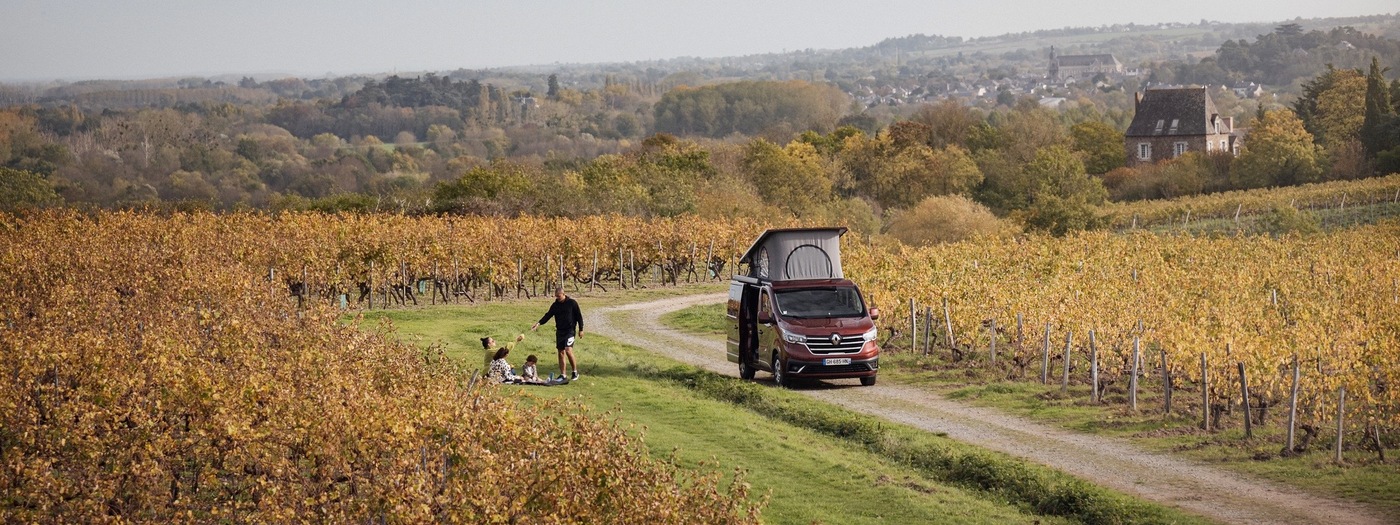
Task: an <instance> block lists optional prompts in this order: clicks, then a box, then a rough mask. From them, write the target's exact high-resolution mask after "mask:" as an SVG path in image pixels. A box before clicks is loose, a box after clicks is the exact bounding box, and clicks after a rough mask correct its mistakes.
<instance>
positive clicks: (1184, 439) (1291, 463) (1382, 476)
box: [662, 305, 1400, 514]
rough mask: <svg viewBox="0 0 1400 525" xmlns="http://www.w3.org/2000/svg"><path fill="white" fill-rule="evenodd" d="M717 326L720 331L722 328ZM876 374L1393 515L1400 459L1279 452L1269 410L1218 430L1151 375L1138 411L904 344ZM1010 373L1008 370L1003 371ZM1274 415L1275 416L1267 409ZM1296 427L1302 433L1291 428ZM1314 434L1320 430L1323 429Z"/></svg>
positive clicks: (689, 320)
mask: <svg viewBox="0 0 1400 525" xmlns="http://www.w3.org/2000/svg"><path fill="white" fill-rule="evenodd" d="M723 308H724V307H723V305H704V306H697V307H692V308H687V309H684V310H680V311H677V312H672V313H670V314H667V315H666V316H664V317H663V318H662V322H665V323H667V324H668V325H671V326H675V327H676V328H679V329H682V330H687V331H690V332H693V333H696V334H701V335H706V334H711V335H712V334H714V333H715V332H716V330H723V328H724V326H725V325H724V322H723V313H724V311H723ZM721 333H722V332H721ZM880 364H881V365H882V366H881V370H880V378H881V381H892V382H898V383H901V384H910V385H917V386H921V387H924V388H928V389H930V390H933V391H936V392H939V393H941V394H944V395H946V396H948V397H949V398H952V399H959V400H963V401H965V402H967V403H970V404H973V405H977V406H985V407H993V408H997V409H1001V410H1004V411H1006V412H1009V413H1012V414H1016V415H1020V416H1024V417H1027V418H1029V419H1034V420H1036V421H1040V422H1042V423H1051V424H1055V425H1058V426H1060V427H1062V428H1066V429H1069V430H1075V431H1080V432H1086V433H1091V434H1098V435H1106V436H1115V437H1121V438H1127V439H1129V440H1131V441H1133V442H1134V443H1137V444H1138V445H1140V446H1143V447H1145V448H1148V449H1150V450H1156V451H1162V452H1171V453H1175V454H1179V455H1182V456H1185V457H1189V458H1192V459H1196V460H1200V461H1203V462H1206V463H1211V464H1215V465H1219V466H1221V467H1225V468H1229V469H1232V470H1235V471H1238V472H1246V473H1249V474H1254V475H1257V476H1260V477H1262V478H1265V479H1270V480H1274V481H1278V482H1281V483H1285V484H1288V485H1292V486H1295V487H1299V488H1302V489H1304V490H1308V491H1311V492H1314V493H1317V494H1324V495H1330V496H1335V497H1340V498H1345V499H1349V500H1353V501H1358V502H1362V503H1366V504H1370V505H1373V506H1375V507H1376V508H1379V509H1383V510H1386V511H1389V512H1391V513H1393V514H1400V465H1397V464H1396V463H1395V462H1394V460H1393V459H1391V462H1389V463H1380V462H1379V461H1377V459H1376V455H1375V453H1374V452H1368V451H1363V450H1347V451H1346V452H1345V455H1344V458H1345V460H1346V462H1347V465H1346V466H1339V465H1336V464H1334V463H1333V462H1332V452H1331V450H1330V449H1328V448H1327V447H1328V444H1329V443H1330V441H1327V442H1314V445H1313V446H1312V447H1311V449H1310V450H1309V451H1308V452H1307V453H1304V454H1302V455H1299V456H1294V457H1288V458H1284V457H1281V456H1279V451H1280V450H1281V449H1282V448H1283V442H1284V431H1285V430H1284V427H1283V425H1284V423H1285V422H1284V421H1281V420H1280V418H1279V417H1272V418H1270V419H1271V420H1270V422H1269V424H1268V425H1263V426H1256V428H1255V429H1254V438H1253V439H1245V438H1244V431H1243V429H1242V425H1243V423H1242V422H1241V421H1240V417H1239V416H1238V415H1236V416H1233V419H1231V416H1226V418H1225V419H1224V420H1223V422H1224V424H1225V426H1224V428H1223V429H1220V430H1218V431H1216V432H1205V431H1202V430H1200V429H1199V428H1198V424H1199V419H1197V418H1196V417H1194V416H1193V415H1191V414H1187V413H1184V412H1182V411H1181V409H1180V407H1182V406H1185V404H1186V403H1188V402H1189V399H1188V398H1189V397H1190V395H1191V393H1190V392H1183V391H1178V392H1176V393H1175V397H1176V401H1175V403H1177V405H1176V406H1175V407H1174V409H1173V412H1172V413H1171V414H1166V413H1165V412H1164V410H1163V406H1162V405H1163V403H1162V400H1163V392H1162V385H1161V383H1160V382H1159V381H1154V380H1147V381H1143V382H1142V383H1141V384H1140V386H1139V390H1138V410H1137V411H1132V410H1130V409H1129V406H1128V392H1127V389H1126V385H1122V384H1116V385H1110V386H1109V387H1108V388H1107V390H1106V393H1105V396H1104V402H1103V403H1099V404H1095V403H1092V402H1091V401H1090V399H1089V387H1088V386H1087V385H1076V384H1071V385H1070V388H1069V391H1068V392H1067V393H1062V392H1061V391H1060V387H1059V382H1058V379H1057V378H1058V376H1055V375H1054V374H1052V376H1054V377H1055V378H1056V379H1052V381H1051V383H1052V384H1051V385H1042V384H1040V383H1039V382H1038V381H1036V380H1038V379H1039V378H1038V377H1035V378H1033V379H1032V378H1031V377H1030V376H1033V375H1035V374H1036V373H1037V371H1033V370H1027V371H1025V375H1021V374H1019V373H1012V372H1014V371H1011V372H1009V371H1008V370H1007V369H1005V368H999V367H990V366H987V364H986V363H985V362H984V361H978V360H974V361H973V364H971V365H969V364H956V365H950V364H949V363H947V362H946V360H944V359H941V358H940V356H938V355H935V356H929V357H926V356H922V355H916V354H909V353H891V354H885V355H884V356H882V357H881V359H880ZM1008 375H1013V376H1015V378H1014V379H1008ZM1273 415H1274V416H1282V414H1281V411H1280V410H1277V409H1275V410H1274V411H1273ZM1299 435H1301V433H1300V434H1299ZM1319 439H1327V438H1326V437H1325V436H1324V437H1321V438H1319Z"/></svg>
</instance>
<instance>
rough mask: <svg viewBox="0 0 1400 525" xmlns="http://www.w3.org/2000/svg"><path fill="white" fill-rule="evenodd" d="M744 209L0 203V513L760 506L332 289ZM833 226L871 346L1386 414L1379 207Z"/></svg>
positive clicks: (662, 251) (517, 268)
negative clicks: (1304, 218)
mask: <svg viewBox="0 0 1400 525" xmlns="http://www.w3.org/2000/svg"><path fill="white" fill-rule="evenodd" d="M1387 180H1391V179H1387ZM1392 182H1393V181H1392ZM765 227H766V225H761V224H756V223H752V222H746V221H731V222H725V221H703V220H699V219H694V218H683V219H673V220H656V221H645V220H641V219H635V218H626V217H595V218H585V219H573V220H569V219H541V218H519V219H488V218H411V217H402V216H385V215H374V216H336V215H321V214H282V215H276V216H269V215H260V214H230V215H213V214H175V215H170V216H156V215H150V214H140V213H98V214H92V215H84V214H79V213H75V212H46V213H39V214H34V215H29V216H0V278H3V279H4V282H5V283H6V285H5V287H3V288H0V521H5V522H14V521H20V522H23V521H35V520H41V521H42V519H41V517H46V516H47V517H53V518H55V519H57V520H59V521H130V520H136V521H149V520H167V519H177V518H179V519H194V520H201V521H203V520H213V519H224V518H227V519H229V520H231V521H286V520H289V519H292V518H293V517H304V516H316V518H315V519H317V520H321V521H351V520H359V521H363V520H365V519H366V517H369V518H371V519H373V517H376V516H378V517H393V518H394V519H398V520H402V521H426V520H429V519H433V520H442V521H460V522H480V521H485V520H488V519H497V518H498V517H501V516H517V517H519V516H525V515H529V516H533V518H534V519H535V521H540V522H551V521H579V520H581V521H592V522H610V523H611V522H619V523H621V522H653V521H659V522H678V521H680V520H682V516H683V517H684V519H685V520H686V521H700V522H742V521H745V520H753V519H756V515H757V514H756V512H757V510H756V509H755V508H754V507H753V506H752V505H751V503H750V502H749V500H748V495H747V494H746V493H745V492H744V489H743V486H742V484H740V483H734V484H733V485H731V486H730V487H729V488H728V489H726V488H723V487H720V486H719V480H718V478H717V477H713V476H706V477H699V478H695V477H693V476H688V475H686V474H684V473H681V472H679V471H678V470H676V469H675V468H674V467H671V466H669V465H667V464H665V463H663V462H657V461H654V460H649V459H646V458H645V453H644V452H642V450H641V447H639V446H638V445H637V444H636V443H635V441H633V440H631V439H628V438H626V437H625V434H624V432H623V431H622V430H621V429H618V428H615V427H613V426H610V425H608V424H606V423H599V422H593V421H590V420H589V419H587V418H584V417H574V416H570V417H567V418H563V419H564V420H559V421H556V422H555V423H553V424H533V423H526V421H535V420H539V418H540V417H541V414H544V413H549V412H548V410H549V407H545V408H543V409H525V408H522V407H520V406H517V404H516V403H515V402H513V401H511V400H509V399H505V398H503V397H502V396H500V395H499V394H498V393H496V392H495V391H494V390H493V389H484V388H482V387H481V386H478V385H476V384H475V382H474V381H473V380H471V371H470V370H466V369H464V368H462V365H460V364H458V363H454V362H452V361H451V360H448V359H446V358H445V357H443V356H442V355H441V353H439V352H434V351H428V352H423V351H419V350H416V349H413V348H410V347H407V346H403V345H400V344H397V343H393V342H391V341H390V338H387V337H385V336H384V334H383V333H382V332H380V331H376V330H369V329H362V328H361V327H359V326H348V327H347V326H341V325H340V324H339V323H338V322H337V319H338V317H339V316H340V315H342V312H344V311H345V310H350V311H354V310H356V309H360V308H382V307H387V306H397V305H413V304H424V303H427V304H433V303H439V302H449V303H460V302H484V301H495V300H500V299H503V298H514V297H533V296H535V295H536V294H539V293H546V294H547V293H549V292H548V290H550V289H552V287H553V286H556V285H559V284H562V285H564V286H566V287H568V288H569V289H573V290H587V289H592V290H596V291H598V292H606V291H614V290H617V289H618V288H619V287H620V288H633V287H637V286H656V285H668V284H679V283H681V282H687V281H690V282H694V281H723V280H724V279H726V278H727V277H728V276H729V273H730V272H732V271H733V270H734V266H735V265H736V258H737V257H738V256H739V255H740V254H741V252H742V251H743V250H744V249H746V248H747V247H748V245H749V243H750V242H751V240H752V239H753V238H754V237H755V236H756V235H757V234H758V233H759V232H761V231H762V230H763V229H764V228H765ZM845 244H846V245H847V248H846V249H845V250H844V251H845V252H846V256H845V257H846V260H845V262H844V266H845V268H846V270H847V275H848V276H849V277H851V278H852V279H853V280H856V281H857V282H858V283H860V284H861V286H862V288H863V289H864V290H865V292H866V294H867V297H868V298H869V300H870V301H871V303H872V304H874V305H877V306H880V307H881V308H882V309H884V311H885V312H886V314H885V316H884V317H882V319H881V322H882V323H883V324H884V327H883V328H884V333H886V334H887V335H893V334H895V333H896V332H903V334H904V335H903V336H895V337H897V338H898V339H891V340H890V341H887V343H890V344H887V350H889V351H895V352H899V351H915V349H917V348H919V347H920V346H922V347H923V348H924V349H925V351H926V352H927V351H933V352H938V353H940V354H943V353H944V352H947V354H946V355H947V357H948V359H947V361H948V362H950V363H953V364H955V365H965V366H990V367H993V368H995V367H1000V368H999V369H1001V370H1005V371H1006V374H1007V375H1008V376H1009V377H1012V378H1017V377H1019V378H1033V377H1034V376H1035V372H1037V371H1039V372H1040V380H1041V381H1043V382H1048V381H1049V380H1050V376H1049V372H1050V370H1051V363H1052V362H1055V364H1056V367H1055V368H1054V369H1055V370H1056V372H1057V375H1060V380H1062V381H1063V382H1065V383H1066V384H1068V383H1070V382H1071V381H1073V382H1074V383H1076V384H1090V383H1091V382H1092V383H1093V384H1096V385H1099V390H1096V391H1095V395H1096V397H1097V395H1098V394H1099V393H1101V391H1103V390H1106V389H1107V388H1108V386H1109V385H1117V387H1119V388H1121V387H1123V386H1125V385H1133V388H1134V389H1136V388H1137V383H1138V380H1140V379H1142V380H1145V379H1147V378H1156V377H1160V378H1161V379H1162V380H1164V385H1163V387H1164V388H1170V389H1175V390H1177V391H1179V392H1180V393H1179V399H1181V400H1182V401H1180V402H1179V403H1178V405H1177V409H1176V411H1177V412H1179V413H1192V414H1201V417H1202V423H1203V426H1206V427H1207V428H1209V427H1211V426H1213V425H1214V426H1218V425H1219V419H1220V418H1221V417H1222V416H1221V414H1222V412H1223V411H1224V410H1227V409H1229V408H1230V407H1231V406H1235V405H1239V406H1242V407H1244V406H1248V407H1251V409H1252V410H1253V412H1247V413H1252V414H1254V417H1255V418H1256V419H1257V420H1258V421H1260V422H1261V423H1262V422H1264V421H1265V417H1264V415H1265V411H1266V410H1267V409H1270V408H1273V409H1277V410H1282V409H1283V407H1285V406H1288V405H1289V404H1290V403H1289V401H1290V399H1292V398H1293V391H1294V388H1295V387H1294V380H1293V377H1294V373H1295V372H1294V370H1295V369H1294V364H1295V363H1297V369H1296V370H1297V374H1298V375H1297V377H1298V379H1297V383H1296V385H1297V386H1296V391H1297V397H1296V399H1297V403H1296V406H1297V419H1298V422H1299V423H1300V426H1301V427H1302V428H1303V429H1304V431H1305V432H1308V433H1309V434H1308V436H1307V438H1311V436H1312V435H1313V434H1314V433H1316V432H1317V429H1319V428H1330V425H1334V424H1338V423H1337V421H1338V419H1339V418H1338V416H1339V415H1340V416H1341V421H1343V422H1344V423H1342V424H1343V425H1344V432H1346V433H1348V434H1350V435H1353V436H1356V435H1366V436H1374V440H1375V442H1377V443H1379V442H1380V441H1381V435H1382V433H1383V432H1392V431H1393V430H1394V429H1396V428H1397V427H1398V426H1400V393H1397V391H1396V389H1395V388H1394V385H1396V384H1400V282H1397V279H1400V225H1397V224H1394V223H1389V224H1381V225H1374V226H1367V227H1360V228H1353V229H1348V230H1343V231H1337V232H1333V233H1328V234H1323V235H1316V236H1309V237H1280V238H1273V237H1267V236H1259V237H1247V236H1236V237H1191V236H1160V235H1152V234H1148V233H1143V232H1136V233H1129V234H1110V233H1088V234H1080V235H1077V236H1072V237H1068V238H1063V239H1053V238H1045V237H1019V238H1014V239H1000V240H982V241H976V242H968V243H958V244H950V245H940V246H935V247H930V248H922V249H912V248H907V247H903V246H900V245H894V246H887V245H885V244H883V242H881V241H872V240H870V239H862V238H860V237H858V236H855V235H850V236H848V237H847V242H846V243H845ZM905 304H909V305H910V309H909V310H905V309H904V305H905ZM920 307H923V308H925V309H924V310H923V311H922V312H920ZM935 311H936V312H937V314H935V313H934V312H935ZM906 330H907V331H906ZM921 339H922V341H921ZM926 341H927V342H926ZM929 342H936V343H937V345H934V344H929ZM921 343H922V345H921ZM935 346H937V348H934V347H935ZM1052 347H1053V348H1052ZM1052 355H1053V356H1056V358H1055V359H1051V356H1052ZM1037 368H1038V369H1039V370H1036V369H1037ZM1061 374H1062V375H1061ZM1245 377H1247V380H1245V381H1242V379H1243V378H1245ZM1241 383H1245V384H1247V388H1248V393H1247V394H1246V393H1244V392H1242V387H1243V386H1245V385H1242V384H1241ZM1167 385H1170V386H1167ZM1343 392H1345V394H1343ZM1343 396H1345V397H1343ZM1168 399H1169V398H1168ZM1246 400H1247V405H1246V404H1245V402H1246ZM1168 402H1170V401H1168ZM532 410H537V411H532ZM1169 411H1170V410H1169ZM546 420H548V418H546ZM1378 448H1379V447H1378ZM540 458H571V459H568V460H567V461H570V462H572V461H581V462H590V463H591V464H593V465H596V468H590V469H583V470H580V471H573V470H570V471H568V472H560V471H556V470H551V469H548V468H546V467H547V465H546V463H547V462H546V461H544V460H541V459H540ZM625 480H644V482H642V483H637V484H630V483H627V482H626V481H625ZM565 509H568V512H569V514H567V515H566V514H565ZM580 509H588V510H586V511H581V510H580ZM580 512H585V514H579V513H580Z"/></svg>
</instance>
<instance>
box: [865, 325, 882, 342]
mask: <svg viewBox="0 0 1400 525" xmlns="http://www.w3.org/2000/svg"><path fill="white" fill-rule="evenodd" d="M860 337H861V338H862V339H865V340H866V341H874V340H876V339H879V338H880V329H879V328H871V329H870V331H869V332H866V333H863V334H860Z"/></svg>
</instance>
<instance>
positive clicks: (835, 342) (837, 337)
mask: <svg viewBox="0 0 1400 525" xmlns="http://www.w3.org/2000/svg"><path fill="white" fill-rule="evenodd" d="M840 345H841V334H831V346H840Z"/></svg>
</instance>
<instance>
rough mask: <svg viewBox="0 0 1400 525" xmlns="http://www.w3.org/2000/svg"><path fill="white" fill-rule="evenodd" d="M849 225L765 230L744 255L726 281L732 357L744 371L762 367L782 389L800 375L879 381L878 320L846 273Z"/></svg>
mask: <svg viewBox="0 0 1400 525" xmlns="http://www.w3.org/2000/svg"><path fill="white" fill-rule="evenodd" d="M845 233H846V228H801V229H777V230H768V231H766V232H763V235H760V236H759V237H758V240H756V241H754V244H753V246H752V247H750V248H749V249H748V251H747V252H745V253H744V256H743V258H741V259H740V260H739V262H740V264H747V265H748V272H747V273H745V274H743V275H737V274H736V275H735V276H734V280H733V281H732V282H731V283H730V285H729V307H728V310H729V311H728V317H729V337H728V357H729V361H730V362H733V363H738V364H739V376H740V377H742V378H744V379H753V377H754V374H755V372H756V371H758V370H765V371H768V372H771V373H772V374H773V379H774V381H776V382H777V383H778V384H779V385H782V386H784V387H787V386H792V384H793V382H794V381H796V380H797V379H801V378H814V379H839V378H859V379H860V383H861V384H862V385H867V386H869V385H873V384H875V376H876V375H877V374H878V373H879V371H880V346H879V345H878V344H877V343H876V335H877V331H876V329H875V320H876V319H878V318H879V315H880V313H879V310H878V309H876V308H868V307H867V305H866V304H865V301H864V300H863V299H862V297H861V294H860V288H858V287H857V286H856V285H855V283H853V282H851V281H849V280H846V279H845V278H843V277H842V274H841V244H840V242H841V236H842V235H843V234H845Z"/></svg>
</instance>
